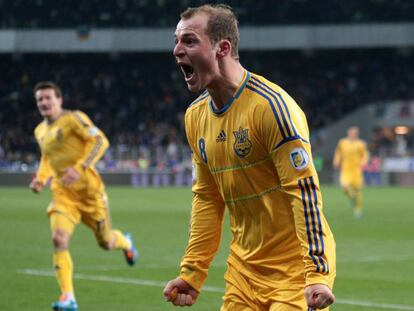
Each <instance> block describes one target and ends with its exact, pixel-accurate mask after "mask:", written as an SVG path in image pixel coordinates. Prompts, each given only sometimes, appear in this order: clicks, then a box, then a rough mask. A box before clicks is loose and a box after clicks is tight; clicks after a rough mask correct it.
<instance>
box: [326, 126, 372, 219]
mask: <svg viewBox="0 0 414 311" xmlns="http://www.w3.org/2000/svg"><path fill="white" fill-rule="evenodd" d="M368 159H369V153H368V149H367V145H366V143H365V142H364V141H363V140H362V139H360V138H359V128H358V127H357V126H352V127H350V128H349V129H348V131H347V137H345V138H342V139H340V140H339V142H338V145H337V146H336V149H335V155H334V159H333V166H334V168H335V169H340V176H339V182H340V184H341V187H342V189H343V190H344V192H345V194H346V195H347V196H348V197H349V199H350V202H351V207H352V208H353V209H354V215H355V217H357V218H360V217H361V216H362V187H363V185H364V175H363V168H364V166H365V165H366V164H367V163H368Z"/></svg>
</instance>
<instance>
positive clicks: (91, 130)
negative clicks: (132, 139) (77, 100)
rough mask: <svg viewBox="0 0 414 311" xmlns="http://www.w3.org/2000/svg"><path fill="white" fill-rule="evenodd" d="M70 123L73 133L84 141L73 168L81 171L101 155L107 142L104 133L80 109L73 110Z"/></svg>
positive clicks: (106, 146)
mask: <svg viewBox="0 0 414 311" xmlns="http://www.w3.org/2000/svg"><path fill="white" fill-rule="evenodd" d="M72 124H73V129H74V131H75V133H76V134H77V135H78V136H80V137H81V139H82V140H84V142H85V148H84V152H83V154H82V156H81V157H80V158H79V160H78V161H77V162H76V165H75V169H76V170H77V171H78V172H82V171H83V170H84V169H86V168H88V167H90V166H93V165H94V164H95V163H96V162H97V161H98V160H99V159H100V158H101V157H102V156H103V154H104V153H105V151H106V149H107V148H108V147H109V142H108V139H107V138H106V136H105V134H104V133H103V132H102V131H101V130H100V129H98V128H97V127H96V126H95V125H94V124H93V123H92V121H91V120H90V119H89V117H88V116H87V115H86V114H85V113H83V112H81V111H74V112H73V122H72Z"/></svg>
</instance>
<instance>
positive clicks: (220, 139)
mask: <svg viewBox="0 0 414 311" xmlns="http://www.w3.org/2000/svg"><path fill="white" fill-rule="evenodd" d="M226 139H227V136H226V133H225V132H224V130H221V132H220V134H218V136H217V138H216V142H218V143H220V142H223V141H226Z"/></svg>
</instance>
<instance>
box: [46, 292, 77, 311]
mask: <svg viewBox="0 0 414 311" xmlns="http://www.w3.org/2000/svg"><path fill="white" fill-rule="evenodd" d="M52 309H53V310H55V311H77V310H78V304H77V303H76V301H75V300H73V299H68V298H67V296H66V295H62V296H60V298H59V301H57V302H55V303H53V304H52Z"/></svg>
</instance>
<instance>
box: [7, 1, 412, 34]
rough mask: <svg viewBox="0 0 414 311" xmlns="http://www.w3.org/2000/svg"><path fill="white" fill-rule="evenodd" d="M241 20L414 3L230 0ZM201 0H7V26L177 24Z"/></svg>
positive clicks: (391, 16)
mask: <svg viewBox="0 0 414 311" xmlns="http://www.w3.org/2000/svg"><path fill="white" fill-rule="evenodd" d="M213 2H214V1H213ZM225 2H226V3H227V4H230V5H231V6H232V7H233V8H234V9H235V11H236V12H237V14H238V16H239V21H240V24H241V25H243V26H247V25H277V24H324V23H335V24H337V23H355V22H357V23H366V22H395V21H407V20H412V12H413V9H414V3H413V2H412V1H407V0H364V1H361V0H348V1H343V0H329V1H326V0H313V1H309V0H282V1H277V4H276V2H274V3H273V2H272V3H271V4H270V3H269V1H250V0H237V1H236V0H230V1H225ZM204 3H206V2H205V1H200V0H195V1H194V0H191V1H190V0H178V1H167V0H155V1H152V0H132V1H127V0H118V1H112V0H90V1H82V0H74V1H48V0H30V1H27V0H1V1H0V6H4V7H6V8H7V10H1V11H0V12H1V13H0V27H2V28H67V27H71V28H73V27H76V26H91V27H164V26H174V25H175V24H176V23H177V21H178V16H179V14H180V12H182V11H183V10H184V9H185V8H187V7H188V6H198V5H202V4H204Z"/></svg>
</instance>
